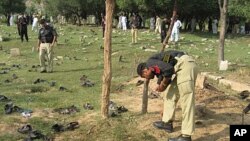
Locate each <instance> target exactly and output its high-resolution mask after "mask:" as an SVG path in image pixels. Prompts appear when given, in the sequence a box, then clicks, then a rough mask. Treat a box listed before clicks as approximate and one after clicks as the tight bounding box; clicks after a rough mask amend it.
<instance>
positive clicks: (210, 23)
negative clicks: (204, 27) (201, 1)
mask: <svg viewBox="0 0 250 141" xmlns="http://www.w3.org/2000/svg"><path fill="white" fill-rule="evenodd" d="M212 23H213V21H212V19H211V17H209V19H208V32H211V31H212Z"/></svg>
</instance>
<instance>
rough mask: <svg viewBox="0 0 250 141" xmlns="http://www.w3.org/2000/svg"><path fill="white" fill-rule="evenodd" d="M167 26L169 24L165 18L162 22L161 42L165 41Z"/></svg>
mask: <svg viewBox="0 0 250 141" xmlns="http://www.w3.org/2000/svg"><path fill="white" fill-rule="evenodd" d="M166 26H167V18H164V19H163V21H162V22H161V43H163V41H164V39H165V38H166V35H167V28H166Z"/></svg>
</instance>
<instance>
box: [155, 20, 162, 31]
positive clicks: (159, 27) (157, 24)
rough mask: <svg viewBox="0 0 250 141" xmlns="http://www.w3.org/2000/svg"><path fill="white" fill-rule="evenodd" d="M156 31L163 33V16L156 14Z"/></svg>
mask: <svg viewBox="0 0 250 141" xmlns="http://www.w3.org/2000/svg"><path fill="white" fill-rule="evenodd" d="M155 33H161V18H160V17H159V16H156V23H155Z"/></svg>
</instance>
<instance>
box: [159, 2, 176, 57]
mask: <svg viewBox="0 0 250 141" xmlns="http://www.w3.org/2000/svg"><path fill="white" fill-rule="evenodd" d="M176 15H177V0H175V1H174V9H173V15H172V20H171V23H170V26H169V28H168V32H167V36H166V38H165V39H164V41H163V45H162V49H161V52H163V51H164V50H165V47H166V45H167V44H168V40H169V38H170V35H171V33H172V29H173V26H174V21H175V18H176Z"/></svg>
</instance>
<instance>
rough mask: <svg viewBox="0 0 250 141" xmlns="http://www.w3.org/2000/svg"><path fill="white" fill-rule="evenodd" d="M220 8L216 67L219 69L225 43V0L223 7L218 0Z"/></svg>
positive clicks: (225, 0) (222, 59)
mask: <svg viewBox="0 0 250 141" xmlns="http://www.w3.org/2000/svg"><path fill="white" fill-rule="evenodd" d="M218 3H219V7H220V24H221V27H220V39H219V48H218V66H219V67H220V62H221V61H224V43H225V34H226V18H227V3H228V1H227V0H224V2H223V5H222V4H221V0H218Z"/></svg>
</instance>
